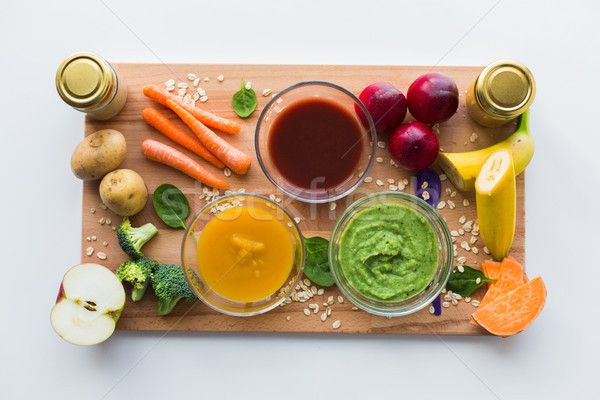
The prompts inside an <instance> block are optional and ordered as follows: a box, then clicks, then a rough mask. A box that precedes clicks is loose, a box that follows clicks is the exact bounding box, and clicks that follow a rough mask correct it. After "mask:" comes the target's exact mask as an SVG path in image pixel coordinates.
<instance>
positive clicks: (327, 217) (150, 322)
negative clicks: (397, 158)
mask: <svg viewBox="0 0 600 400" xmlns="http://www.w3.org/2000/svg"><path fill="white" fill-rule="evenodd" d="M115 67H116V69H117V70H118V73H119V76H120V77H121V78H122V79H125V80H126V81H127V82H128V87H129V97H128V100H127V104H126V106H125V108H124V109H123V111H122V112H121V113H120V114H119V115H118V116H117V117H115V118H113V119H112V120H109V121H94V120H92V119H89V118H86V122H85V134H86V135H89V134H91V133H92V132H94V131H96V130H98V129H106V128H112V129H116V130H118V131H120V132H122V133H123V134H124V135H125V137H126V140H127V156H126V158H125V161H124V162H123V164H122V165H121V168H130V169H133V170H135V171H137V172H138V173H140V175H141V176H142V177H143V178H144V181H145V182H146V185H147V186H148V190H149V193H150V195H149V196H150V197H149V202H148V204H147V205H146V208H145V209H144V210H143V211H142V212H141V213H139V214H138V215H136V216H135V217H133V218H132V219H131V220H132V224H133V225H134V226H138V225H141V224H143V223H146V222H152V223H153V224H154V225H155V226H156V227H157V228H158V229H159V233H158V234H157V236H155V237H154V238H153V239H152V240H151V241H150V242H149V243H148V244H147V245H145V246H144V248H143V252H144V253H145V254H146V255H147V256H148V257H152V258H154V259H156V260H157V261H159V262H161V263H166V262H169V263H177V264H180V263H181V257H180V247H181V239H182V236H183V230H176V229H172V228H169V227H167V226H166V225H165V224H164V223H163V222H162V221H161V220H160V219H159V218H158V217H157V215H156V214H155V212H154V209H153V207H152V201H151V195H152V193H153V192H154V190H155V189H156V187H158V186H159V185H161V184H163V183H171V184H173V185H176V186H177V187H179V188H180V189H181V190H182V191H183V192H184V193H185V194H186V196H187V198H188V200H189V202H190V206H191V208H192V215H193V214H194V213H195V212H197V211H198V210H199V209H200V208H201V207H202V206H204V205H205V204H206V203H205V201H204V200H200V199H199V195H200V194H202V189H203V187H202V184H200V183H199V182H196V181H194V180H192V179H191V178H188V177H187V176H185V175H183V174H181V173H179V172H178V171H175V170H173V169H170V168H168V167H165V166H163V165H160V164H157V163H155V162H153V161H149V160H147V159H145V158H144V157H143V156H142V154H141V152H140V146H141V143H142V141H143V140H144V139H147V138H152V139H155V140H159V141H161V142H164V143H167V144H169V145H171V146H173V147H175V148H177V149H179V150H181V151H183V152H184V153H186V154H189V155H191V156H192V157H194V158H196V156H195V155H194V154H192V153H191V152H189V151H187V150H186V149H183V148H182V147H181V146H179V145H177V144H174V143H172V142H170V141H169V139H167V138H165V137H164V136H162V135H161V134H160V133H158V132H157V131H155V130H154V129H153V128H152V127H150V126H149V125H147V124H146V123H145V122H144V120H143V119H142V116H141V114H142V110H143V109H144V108H145V107H148V106H153V107H156V108H157V109H159V110H160V111H161V112H163V113H164V114H165V115H166V116H167V117H168V118H170V119H171V120H172V121H173V122H174V123H175V124H176V125H178V126H181V127H182V128H183V129H185V130H186V131H188V132H189V130H188V129H187V127H185V126H184V125H183V123H181V121H180V120H179V118H177V117H176V115H175V114H174V113H172V112H171V111H170V110H167V109H166V108H164V107H162V106H160V105H157V104H154V103H153V102H152V101H151V100H149V99H147V98H146V97H144V96H143V94H142V87H143V85H144V84H146V83H154V84H158V85H161V86H163V85H164V82H165V81H167V80H168V79H174V80H175V81H176V82H177V83H179V82H184V83H186V84H188V86H189V89H188V92H187V93H190V94H193V93H194V92H195V90H196V88H194V86H193V83H192V81H190V80H189V79H188V74H189V73H193V74H195V75H196V76H198V77H199V78H200V83H199V85H198V86H199V87H202V88H203V89H204V90H205V91H206V94H207V96H208V101H206V102H205V103H200V102H198V105H200V106H201V107H203V108H205V109H207V110H209V111H213V112H215V113H217V114H219V115H221V116H224V117H227V118H232V119H236V120H238V121H239V122H240V123H241V124H242V130H241V132H240V133H239V134H237V135H229V134H226V133H219V134H221V135H222V136H223V137H225V138H226V139H227V140H228V141H230V142H231V143H232V144H233V145H235V146H236V147H238V148H240V149H242V150H243V151H245V152H247V153H248V154H250V155H252V157H253V165H252V167H251V169H250V171H249V173H248V174H247V175H246V176H231V177H229V178H227V180H228V181H229V182H230V184H231V188H232V189H233V190H234V191H236V190H238V189H242V188H243V189H245V190H246V192H253V193H258V194H261V195H265V196H267V197H268V196H269V195H270V194H275V195H276V196H277V197H280V198H281V199H282V202H281V204H282V205H283V206H284V207H285V208H286V209H287V210H288V211H289V212H290V213H291V214H292V215H294V216H298V217H300V218H301V222H300V224H299V226H300V228H301V229H302V232H303V234H304V235H305V236H314V235H321V236H325V237H328V236H327V235H329V233H330V232H331V229H332V228H333V225H334V223H335V220H336V218H338V217H339V216H340V215H341V214H342V212H343V211H344V209H345V208H346V207H347V206H348V205H349V204H351V203H352V202H353V201H355V200H357V199H359V198H360V197H363V196H365V195H367V194H369V193H372V192H375V191H381V190H388V186H389V184H388V181H387V180H388V179H394V181H395V182H397V181H398V180H402V179H404V178H406V179H409V181H410V180H411V176H413V175H414V174H411V173H410V172H408V171H404V170H402V169H401V168H398V167H394V166H393V165H392V164H391V163H390V156H389V154H388V151H387V149H385V148H379V147H378V149H377V156H378V157H382V158H383V162H376V163H374V165H373V169H372V171H371V173H370V176H371V177H372V178H373V181H372V182H370V183H363V184H362V185H361V186H360V187H359V188H358V189H357V190H356V191H355V192H354V193H353V194H352V195H350V196H348V197H347V198H345V199H342V200H339V201H337V208H336V209H335V211H330V209H329V206H328V205H327V204H321V205H308V204H305V203H301V202H298V201H295V200H292V199H290V198H288V197H286V196H285V195H283V194H282V193H278V192H277V191H276V188H275V187H274V186H273V185H272V184H271V183H270V182H269V181H268V180H267V178H266V177H265V176H264V175H263V173H262V171H261V169H260V167H259V165H258V162H257V161H256V155H255V151H254V142H253V140H254V129H255V126H256V122H257V119H258V116H259V114H260V111H261V110H262V108H263V107H264V106H265V105H266V104H267V102H268V101H269V99H270V96H267V97H265V96H263V95H262V93H263V90H265V89H270V90H271V91H272V93H277V92H278V91H281V90H283V89H284V88H286V87H288V86H290V85H292V84H294V83H297V82H301V81H307V80H322V81H330V82H333V83H336V84H338V85H341V86H343V87H345V88H347V89H348V90H350V91H352V92H353V93H355V94H356V95H358V94H359V93H360V92H361V91H362V89H363V88H364V87H366V86H367V85H369V84H371V83H374V82H378V81H386V82H390V83H392V84H393V85H394V86H396V87H397V88H398V89H399V90H401V91H402V92H403V93H406V92H407V90H408V87H409V86H410V84H411V83H412V82H413V81H414V80H415V79H416V78H417V77H418V76H420V75H422V74H424V73H426V72H430V71H439V72H443V73H445V74H447V75H448V76H450V77H451V78H452V79H453V80H454V81H455V82H456V84H457V85H458V87H459V91H460V94H461V97H460V106H459V109H458V111H457V113H456V115H454V116H453V117H452V118H451V119H450V120H449V121H447V122H445V123H443V124H441V126H440V127H439V130H440V135H439V139H440V145H441V147H442V149H443V150H445V151H470V150H475V149H479V148H483V147H487V146H489V145H490V144H492V143H494V142H497V141H499V140H501V139H503V138H505V137H506V136H508V135H509V134H510V133H511V132H512V131H514V129H515V124H514V123H511V124H509V125H508V126H505V127H502V128H495V129H491V128H484V127H481V126H479V125H477V124H476V123H474V122H473V121H472V120H471V119H470V118H469V116H468V114H467V112H466V108H465V91H466V89H467V88H468V86H469V84H470V83H471V82H472V81H473V80H474V79H475V78H476V77H477V75H478V74H479V72H480V71H481V70H482V67H435V68H430V67H414V66H340V65H328V66H323V65H202V64H117V65H115ZM221 74H222V75H223V76H224V77H225V79H224V81H222V82H219V81H218V79H217V77H218V76H219V75H221ZM242 78H243V79H244V81H246V82H248V81H249V82H251V83H252V88H253V89H254V90H255V91H256V93H257V97H258V107H257V109H256V111H255V112H254V113H253V114H252V115H251V116H250V117H249V118H247V119H240V118H238V117H237V116H236V115H235V113H234V112H233V109H232V107H231V97H232V95H233V94H234V93H235V92H236V91H238V90H239V88H240V80H241V79H242ZM407 119H412V118H411V117H410V115H409V116H408V118H407ZM474 132H475V133H477V135H478V138H477V139H476V140H475V141H474V142H472V141H471V140H470V138H471V136H472V134H473V133H474ZM190 134H191V132H190ZM387 136H388V135H380V137H379V138H378V139H379V140H380V141H383V142H387ZM205 164H206V165H207V168H209V169H211V170H213V171H215V172H216V173H218V174H221V175H223V172H222V171H219V170H218V169H216V168H214V167H213V166H212V165H208V163H205ZM378 179H380V180H381V181H382V182H383V185H382V186H378V185H377V184H376V181H377V180H378ZM442 184H443V185H442V187H443V189H442V190H443V193H442V196H441V199H440V200H443V201H445V202H446V203H448V200H451V201H453V202H454V203H455V205H456V207H455V208H454V209H450V207H448V206H446V207H445V208H443V209H441V210H440V213H441V214H442V216H443V217H444V218H445V219H446V221H447V223H448V227H449V228H450V230H458V229H459V228H460V227H461V224H460V223H459V218H460V217H461V216H463V215H464V216H465V217H466V219H467V220H472V221H474V220H475V219H476V209H475V196H474V192H464V193H463V192H456V190H455V189H454V188H453V186H452V185H451V184H450V182H449V181H447V180H446V181H444V182H442ZM98 185H99V181H95V182H84V183H83V218H82V223H83V226H82V240H81V254H82V256H81V258H82V261H83V262H99V263H100V264H103V265H105V266H107V267H108V268H110V269H112V270H113V271H114V270H116V268H117V267H118V266H119V265H120V264H121V263H122V262H123V261H125V260H126V255H125V254H124V253H123V252H122V251H121V250H120V248H119V245H118V243H117V239H116V235H115V232H114V230H115V229H116V227H117V226H118V225H119V223H120V221H121V218H120V217H119V216H117V215H115V214H113V213H112V212H110V211H109V210H105V209H103V208H102V206H101V201H100V196H99V194H98ZM446 189H449V191H450V193H451V194H448V193H446ZM404 191H405V192H407V193H413V192H414V187H413V186H412V184H409V185H408V186H407V187H406V189H405V190H404ZM454 192H456V193H454ZM221 193H222V192H221ZM517 193H518V200H517V230H516V235H515V239H514V242H513V246H512V250H511V254H512V255H513V256H514V257H515V258H516V259H517V260H518V261H521V262H524V259H525V247H524V244H525V241H524V239H525V212H524V209H525V207H524V206H525V204H524V202H525V185H524V175H523V174H521V175H520V176H519V177H518V179H517ZM451 196H454V197H451ZM464 200H467V201H468V202H469V203H470V205H469V206H464V205H463V201H464ZM102 218H104V219H105V220H106V219H109V220H110V224H109V223H104V224H100V223H99V221H100V220H101V219H102ZM190 218H191V217H190ZM470 238H471V235H470V234H468V233H467V234H465V235H463V236H460V237H458V238H457V239H458V240H457V245H458V251H457V253H458V254H457V257H460V256H465V257H466V259H467V262H466V264H467V265H471V266H474V267H478V266H479V265H480V264H481V262H483V260H485V259H486V258H489V256H486V255H485V254H484V252H483V243H482V241H481V239H480V238H479V239H478V240H477V242H476V243H475V244H474V246H475V247H477V248H478V250H479V253H478V254H477V255H476V254H474V253H473V252H472V251H469V252H467V251H465V250H464V249H462V248H461V246H460V243H461V242H462V241H467V242H469V240H470ZM469 243H470V242H469ZM472 246H473V245H472ZM88 247H93V248H94V253H93V254H92V255H91V256H88V255H87V254H86V253H87V252H86V249H87V248H88ZM99 252H103V253H105V254H106V256H107V258H106V260H100V259H99V258H97V255H98V253H99ZM455 260H456V258H455ZM455 265H456V263H455ZM125 286H126V291H127V296H128V299H127V304H126V306H125V309H124V311H123V314H122V316H121V318H120V320H119V322H118V324H117V329H124V330H144V331H145V330H149V331H172V330H175V331H225V332H318V333H382V334H419V335H433V334H437V335H482V334H486V332H485V331H484V330H483V329H482V328H479V327H476V326H474V325H472V324H470V323H469V318H470V315H471V313H473V312H474V311H475V307H474V306H473V305H471V304H469V303H466V302H465V301H464V300H461V301H459V303H458V305H451V306H450V307H449V308H443V311H442V315H441V316H434V315H431V314H430V313H429V311H428V310H427V308H425V309H423V310H421V311H419V312H417V313H415V314H412V315H410V316H404V317H396V318H390V319H388V318H385V317H379V316H374V315H370V314H368V313H366V312H363V311H356V310H353V309H352V308H353V305H352V304H351V303H350V302H349V301H348V300H346V299H344V301H343V303H340V302H339V301H338V299H337V298H338V296H339V295H340V292H339V290H337V288H335V287H333V288H326V289H325V292H324V294H323V295H321V296H315V297H314V298H313V299H311V301H308V302H306V303H299V302H294V303H292V304H289V305H286V306H284V307H277V308H276V309H274V310H272V311H270V312H268V313H266V314H263V315H259V316H254V317H245V318H242V317H231V316H226V315H223V314H220V313H218V312H215V311H213V310H212V309H210V308H209V307H207V306H205V305H204V304H203V303H201V302H200V301H196V302H193V303H186V302H184V301H181V302H180V303H179V304H178V305H177V307H176V308H175V309H174V311H173V312H172V313H171V314H170V315H169V316H166V317H159V316H158V315H157V313H156V297H155V296H154V293H153V292H152V290H149V291H148V293H147V294H146V296H145V298H144V299H143V300H142V301H140V302H137V303H133V302H132V301H131V300H130V298H129V294H130V288H129V285H125ZM485 290H486V289H485V288H481V289H479V290H478V291H477V292H476V293H474V295H473V296H472V298H474V299H481V298H482V297H483V295H484V294H485ZM329 296H333V297H334V299H335V300H334V303H333V304H332V305H330V308H331V311H332V312H331V315H330V316H329V318H328V319H327V320H326V321H325V322H322V321H321V320H320V318H319V315H320V314H321V313H322V312H323V311H324V309H325V306H324V303H327V300H328V298H329ZM309 304H318V305H319V308H320V310H319V313H317V314H315V313H311V314H310V315H309V316H307V315H305V314H304V309H307V308H308V305H309ZM334 321H341V327H340V328H339V329H336V330H334V329H333V327H332V324H333V322H334Z"/></svg>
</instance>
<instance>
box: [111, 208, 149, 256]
mask: <svg viewBox="0 0 600 400" xmlns="http://www.w3.org/2000/svg"><path fill="white" fill-rule="evenodd" d="M157 233H158V229H156V227H155V226H154V225H152V224H151V223H150V222H148V223H147V224H145V225H142V226H140V227H139V228H134V227H132V226H131V222H129V218H125V219H124V220H123V222H121V225H119V229H117V239H118V240H119V246H121V249H123V251H124V252H125V253H127V255H128V256H129V257H131V258H133V259H134V260H135V259H138V258H142V257H144V255H143V254H142V252H141V251H140V250H141V248H142V246H143V245H145V244H146V243H147V242H148V241H149V240H150V239H152V236H154V235H156V234H157Z"/></svg>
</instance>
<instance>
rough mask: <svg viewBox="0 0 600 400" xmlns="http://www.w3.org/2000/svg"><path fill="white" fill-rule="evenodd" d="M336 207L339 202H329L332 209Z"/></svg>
mask: <svg viewBox="0 0 600 400" xmlns="http://www.w3.org/2000/svg"><path fill="white" fill-rule="evenodd" d="M336 208H337V203H336V202H335V201H334V202H332V203H329V209H330V210H331V211H335V209H336Z"/></svg>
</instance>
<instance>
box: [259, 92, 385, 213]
mask: <svg viewBox="0 0 600 400" xmlns="http://www.w3.org/2000/svg"><path fill="white" fill-rule="evenodd" d="M355 106H357V107H358V108H359V109H361V110H362V111H363V112H364V113H365V115H366V116H367V123H365V124H363V123H361V120H360V117H359V116H358V115H357V114H356V112H355ZM254 140H255V148H256V155H257V158H258V162H259V164H260V167H261V168H262V170H263V172H264V174H265V175H266V176H267V178H268V179H269V180H270V181H271V182H272V183H273V184H274V185H275V186H276V187H277V188H278V189H280V190H281V191H283V192H284V193H285V194H287V195H288V196H290V197H292V198H294V199H296V200H300V201H305V202H309V203H325V202H329V201H334V200H337V199H339V198H342V197H344V196H346V195H348V194H349V193H351V192H352V191H353V190H354V189H356V188H357V187H358V186H359V185H360V184H361V182H362V181H363V179H364V178H365V177H366V176H367V175H368V172H369V170H370V169H371V166H372V165H373V160H374V159H375V152H376V150H377V148H376V143H377V134H376V132H375V126H374V124H373V120H372V119H371V116H370V115H369V112H368V111H367V109H366V108H365V106H364V105H363V104H362V102H361V101H360V100H359V99H358V98H357V97H356V96H355V95H354V94H352V93H351V92H350V91H348V90H347V89H344V88H343V87H341V86H338V85H336V84H333V83H329V82H319V81H311V82H301V83H297V84H295V85H293V86H290V87H288V88H287V89H284V90H282V91H281V92H279V93H278V94H277V95H276V96H274V97H273V98H272V99H271V101H269V103H268V104H267V106H266V107H265V108H264V109H263V111H262V113H261V114H260V117H259V119H258V123H257V125H256V134H255V139H254Z"/></svg>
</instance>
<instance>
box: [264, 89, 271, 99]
mask: <svg viewBox="0 0 600 400" xmlns="http://www.w3.org/2000/svg"><path fill="white" fill-rule="evenodd" d="M270 94H271V89H265V90H263V92H262V95H263V96H265V97H267V96H269V95H270Z"/></svg>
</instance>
